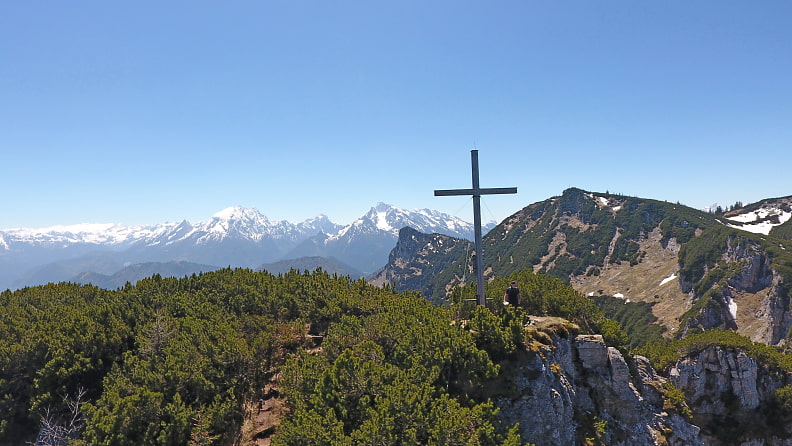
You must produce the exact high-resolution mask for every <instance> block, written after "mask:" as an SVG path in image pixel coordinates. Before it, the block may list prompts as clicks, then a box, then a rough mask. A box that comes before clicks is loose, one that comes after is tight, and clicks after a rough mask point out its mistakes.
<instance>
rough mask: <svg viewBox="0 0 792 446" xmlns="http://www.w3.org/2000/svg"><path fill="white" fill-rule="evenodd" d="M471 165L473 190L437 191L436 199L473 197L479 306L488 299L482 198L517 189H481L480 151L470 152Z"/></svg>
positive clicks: (509, 192) (508, 192) (514, 192)
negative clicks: (482, 230) (482, 225)
mask: <svg viewBox="0 0 792 446" xmlns="http://www.w3.org/2000/svg"><path fill="white" fill-rule="evenodd" d="M470 163H471V166H472V168H473V188H472V189H446V190H435V191H434V194H435V197H447V196H450V195H472V196H473V231H474V232H475V243H476V265H475V268H476V294H477V303H478V305H486V303H487V298H486V297H485V294H484V255H483V252H482V249H483V248H482V245H481V196H482V195H491V194H516V193H517V188H516V187H496V188H486V189H482V188H480V187H479V167H478V150H471V151H470Z"/></svg>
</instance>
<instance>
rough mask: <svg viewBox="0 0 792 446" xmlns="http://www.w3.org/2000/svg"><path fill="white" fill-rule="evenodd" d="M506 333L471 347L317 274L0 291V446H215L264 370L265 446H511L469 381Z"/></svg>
mask: <svg viewBox="0 0 792 446" xmlns="http://www.w3.org/2000/svg"><path fill="white" fill-rule="evenodd" d="M512 312H514V310H512ZM478 314H479V315H478V316H473V317H471V319H470V321H469V322H468V323H469V324H471V325H474V326H475V325H476V324H479V325H481V323H480V322H479V319H481V318H482V317H484V315H489V312H486V311H479V312H478ZM495 323H496V325H502V324H501V318H496V319H495ZM507 334H508V336H507V337H505V338H500V339H499V342H500V344H497V345H495V344H492V343H491V342H490V341H489V340H488V341H487V342H488V343H487V342H483V341H482V340H481V339H480V338H481V337H480V336H476V335H475V334H474V333H473V332H472V331H471V330H470V329H469V328H468V327H467V325H465V324H462V323H452V318H451V313H450V311H449V310H447V309H443V308H440V307H436V306H433V305H431V304H429V303H428V302H426V301H425V300H424V299H422V298H421V297H419V296H418V295H417V294H415V293H401V294H396V293H394V292H393V291H392V290H390V289H388V288H378V287H373V286H370V285H368V284H366V283H365V282H364V281H362V280H357V281H353V280H351V279H349V278H347V277H338V276H330V275H328V274H327V273H324V272H322V271H321V270H317V271H315V272H313V273H308V272H304V273H300V272H297V271H292V272H289V273H286V274H283V275H279V276H273V275H270V274H268V273H265V272H261V273H256V272H252V271H250V270H245V269H234V270H231V269H223V270H218V271H215V272H212V273H207V274H203V275H193V276H191V277H185V278H182V279H163V278H161V277H160V276H154V277H152V278H149V279H145V280H142V281H140V282H138V283H137V285H134V286H132V285H127V286H126V287H124V288H122V289H119V290H116V291H108V290H103V289H99V288H96V287H93V286H81V285H75V284H68V283H61V284H51V285H47V286H41V287H32V288H25V289H22V290H18V291H15V292H10V291H6V292H3V293H0V420H2V422H1V424H0V444H5V445H19V444H24V443H25V442H33V441H35V439H36V436H37V435H38V436H39V440H40V441H41V444H66V440H67V439H71V443H70V444H77V445H79V444H92V445H186V444H191V445H199V444H206V445H208V444H215V445H227V444H231V443H233V442H234V441H235V440H236V439H237V437H238V435H239V432H240V426H241V424H242V422H243V417H244V413H245V412H244V408H245V403H246V402H250V401H255V400H256V399H257V398H258V397H259V396H260V395H259V392H260V390H261V389H262V388H263V387H264V386H265V385H266V384H267V383H269V382H271V379H272V377H273V375H274V374H275V373H281V376H282V378H281V380H280V382H279V388H280V391H281V392H282V393H283V394H285V395H286V396H287V397H288V399H287V403H288V405H289V407H290V408H291V416H290V417H288V419H287V420H286V421H285V423H284V425H283V427H282V428H281V429H280V431H279V433H278V435H276V437H275V441H276V443H277V444H359V443H360V442H361V441H362V439H364V438H365V439H367V440H366V441H367V442H368V441H370V439H372V438H374V439H378V441H379V444H487V445H490V444H492V445H495V444H517V443H516V442H517V439H516V434H515V433H514V431H510V430H509V426H501V425H500V424H499V423H498V420H497V417H496V413H497V410H496V409H495V408H494V407H493V406H492V404H491V403H489V402H488V401H486V400H485V399H483V398H482V397H481V395H477V394H476V392H475V389H476V387H477V386H475V385H473V383H474V382H476V381H479V380H486V379H489V378H491V377H494V376H495V375H496V374H497V373H498V371H499V368H498V366H497V364H495V363H494V362H493V359H492V358H491V357H490V354H489V353H488V352H487V351H486V350H485V349H484V348H483V346H485V345H486V346H490V347H491V348H493V349H499V350H498V351H506V350H509V349H513V348H514V343H515V342H517V341H518V339H517V338H515V337H514V336H518V335H519V333H517V332H512V331H509V332H507ZM316 339H324V342H323V343H322V348H321V349H312V351H311V353H308V350H309V349H311V348H312V347H314V345H313V343H314V342H315V340H316ZM506 344H508V345H509V347H507V346H505V345H506ZM75 414H76V415H77V416H75ZM367 444H368V443H367Z"/></svg>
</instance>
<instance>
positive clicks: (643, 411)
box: [495, 335, 705, 446]
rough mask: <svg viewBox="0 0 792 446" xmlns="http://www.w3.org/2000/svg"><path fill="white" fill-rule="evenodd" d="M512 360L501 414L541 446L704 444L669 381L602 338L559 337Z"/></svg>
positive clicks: (500, 403)
mask: <svg viewBox="0 0 792 446" xmlns="http://www.w3.org/2000/svg"><path fill="white" fill-rule="evenodd" d="M553 341H554V342H553V344H552V345H544V346H542V347H539V348H538V349H537V350H536V351H525V352H523V354H522V355H521V357H520V358H518V359H516V360H515V362H514V364H509V365H508V367H507V369H508V370H509V371H508V372H507V373H505V374H504V375H506V376H507V378H505V379H507V380H508V383H505V384H506V385H505V387H503V388H506V389H510V391H509V394H508V395H499V396H497V397H496V398H495V401H496V404H497V405H498V407H500V409H501V416H502V417H503V419H504V420H505V421H506V422H508V423H515V422H518V423H519V424H520V433H521V435H522V438H523V441H528V442H531V443H535V444H537V445H548V446H566V445H572V444H586V443H587V441H588V442H590V443H589V444H608V445H625V446H626V445H631V446H640V445H658V444H667V445H703V444H705V443H704V442H703V441H702V439H701V437H700V435H699V428H698V427H696V426H695V425H693V424H691V423H689V422H688V421H687V419H686V418H685V417H683V416H682V415H680V414H679V413H677V412H676V411H675V410H673V408H671V407H669V405H668V404H667V402H666V399H665V398H664V396H663V391H662V389H663V386H664V385H665V382H666V379H665V378H663V377H661V376H659V375H658V374H657V373H655V371H654V370H653V369H652V367H651V365H650V364H649V362H648V361H647V360H646V359H645V358H641V357H636V358H634V359H631V361H630V363H629V364H628V362H627V361H626V360H625V358H624V357H623V356H622V354H621V353H620V352H619V351H618V350H616V349H615V348H612V347H607V346H606V345H605V343H604V342H603V340H602V337H601V336H599V335H581V336H577V337H576V338H575V339H565V338H563V337H556V338H554V339H553Z"/></svg>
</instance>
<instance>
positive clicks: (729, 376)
mask: <svg viewBox="0 0 792 446" xmlns="http://www.w3.org/2000/svg"><path fill="white" fill-rule="evenodd" d="M669 379H670V381H671V382H672V383H673V385H674V386H675V387H677V388H678V389H680V390H682V391H683V392H684V393H685V398H686V401H687V402H688V404H689V405H690V409H691V410H692V413H693V414H694V415H693V422H694V423H695V424H696V425H697V426H699V427H700V428H701V437H702V439H703V440H704V441H705V443H706V444H707V445H713V446H720V445H731V444H736V445H741V446H749V445H757V446H758V445H767V446H770V445H792V424H790V421H792V420H790V416H789V415H790V414H788V413H787V412H788V411H787V410H785V409H783V408H782V407H780V403H779V401H778V397H777V391H778V390H779V389H781V388H783V387H785V386H789V385H790V383H792V376H790V375H789V373H786V372H783V371H781V370H775V369H773V368H771V367H769V366H763V365H759V364H758V363H757V361H756V360H754V359H753V358H751V357H749V356H748V355H747V354H746V353H745V352H743V351H741V350H739V349H727V348H724V347H720V346H711V347H708V348H706V349H704V350H702V351H700V352H698V353H695V354H692V355H689V356H687V357H685V358H683V359H681V360H679V361H677V363H676V365H674V366H673V367H672V368H671V370H670V373H669Z"/></svg>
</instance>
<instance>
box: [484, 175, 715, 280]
mask: <svg viewBox="0 0 792 446" xmlns="http://www.w3.org/2000/svg"><path fill="white" fill-rule="evenodd" d="M596 197H601V198H602V199H605V200H608V201H609V202H610V203H611V205H610V207H602V206H598V203H597V202H596V201H595V199H596V198H595V197H594V195H592V194H591V193H590V192H586V191H584V190H581V189H576V188H571V189H567V190H565V191H564V193H563V194H562V195H561V196H560V197H555V198H552V199H549V200H545V201H543V202H540V203H535V204H532V205H530V206H528V207H526V208H525V209H523V210H522V211H521V212H518V213H517V214H515V215H513V216H512V217H510V218H509V219H507V220H506V221H504V222H503V223H501V224H500V225H498V226H497V227H495V228H494V229H493V230H492V231H490V233H489V234H487V237H485V239H484V243H485V250H484V253H485V264H487V265H492V267H493V268H494V269H495V270H497V271H500V272H501V273H502V274H508V273H511V272H513V271H519V270H521V269H524V268H528V267H531V266H533V265H538V264H540V263H541V260H542V258H546V260H545V262H544V263H545V266H544V267H543V269H542V272H545V273H547V274H550V275H552V276H554V277H558V278H560V279H562V280H564V281H568V280H569V277H570V275H580V274H585V273H586V272H587V269H588V268H589V267H590V266H599V267H602V266H604V264H605V262H606V261H608V262H610V263H621V262H629V263H631V264H636V263H638V262H640V261H641V252H640V251H639V245H638V241H639V240H641V238H642V237H644V236H645V235H646V234H648V233H650V232H651V231H652V230H654V229H655V228H658V227H659V228H660V231H661V233H662V235H661V237H662V241H663V242H666V241H668V240H669V239H671V238H676V240H677V242H679V243H680V244H684V243H686V242H688V241H689V240H691V239H693V238H694V235H695V234H696V230H697V229H703V228H706V227H709V226H712V225H715V224H717V223H716V220H715V219H714V218H713V217H712V216H711V215H709V214H707V213H706V212H702V211H698V210H695V209H692V208H689V207H686V206H682V205H679V204H672V203H668V202H663V201H657V200H651V199H645V198H637V197H628V196H623V195H616V194H609V193H605V194H602V193H597V194H596ZM616 206H620V210H619V211H618V212H616V213H615V214H614V213H612V212H611V210H610V208H613V207H616ZM570 216H575V217H577V219H579V220H580V222H582V223H583V224H585V225H587V226H586V227H584V228H581V227H578V226H575V225H570V224H566V223H565V222H564V218H566V217H570ZM617 233H618V237H615V236H616V234H617ZM558 234H563V237H564V240H565V242H566V244H565V252H560V251H558V250H557V251H556V252H549V251H548V248H549V247H550V245H551V241H552V240H553V239H554V238H555V237H557V236H558ZM614 238H615V242H614V244H613V250H612V252H610V256H608V252H609V249H610V244H611V242H612V241H613V240H614Z"/></svg>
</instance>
